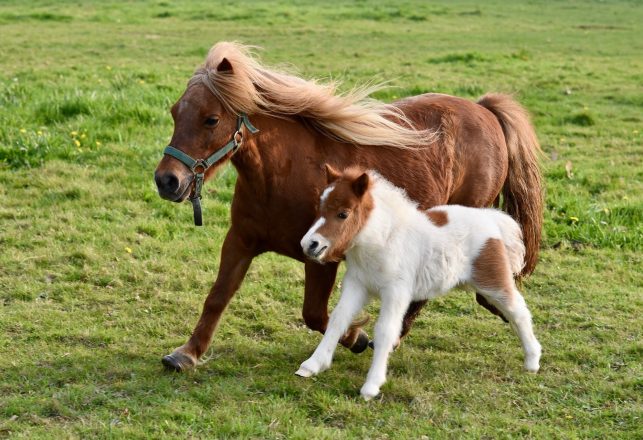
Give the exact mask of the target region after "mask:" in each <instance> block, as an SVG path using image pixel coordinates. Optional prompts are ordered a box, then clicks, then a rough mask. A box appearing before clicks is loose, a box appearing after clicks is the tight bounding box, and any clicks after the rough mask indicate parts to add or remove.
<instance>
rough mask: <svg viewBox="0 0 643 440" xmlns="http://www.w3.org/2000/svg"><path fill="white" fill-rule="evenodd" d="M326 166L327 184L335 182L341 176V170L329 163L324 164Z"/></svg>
mask: <svg viewBox="0 0 643 440" xmlns="http://www.w3.org/2000/svg"><path fill="white" fill-rule="evenodd" d="M324 168H325V169H326V184H331V183H333V182H334V181H336V180H337V179H339V177H340V176H341V174H340V173H339V171H337V170H336V169H335V168H333V167H332V166H330V165H329V164H326V165H325V166H324Z"/></svg>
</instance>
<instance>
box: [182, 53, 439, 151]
mask: <svg viewBox="0 0 643 440" xmlns="http://www.w3.org/2000/svg"><path fill="white" fill-rule="evenodd" d="M224 59H226V60H227V61H228V62H229V63H230V65H231V66H232V70H223V71H218V70H217V67H218V66H219V64H220V63H221V62H222V61H223V60H224ZM197 83H203V84H205V85H206V86H207V87H208V88H209V89H210V91H212V93H213V94H214V95H215V96H216V97H217V99H219V101H221V103H222V104H223V105H224V106H225V107H226V109H227V110H228V111H230V112H232V113H239V112H243V113H247V114H249V115H251V114H255V113H264V114H271V115H276V116H285V117H288V116H295V115H297V116H301V117H303V118H305V119H306V121H307V122H308V123H309V124H311V125H312V126H313V127H314V128H315V129H317V130H318V131H320V132H322V133H324V134H325V135H327V136H329V137H331V138H333V139H336V140H339V141H342V142H348V143H351V144H357V145H378V146H389V147H396V148H414V147H419V146H426V145H428V143H429V142H430V140H431V137H432V136H433V134H434V133H433V132H432V131H430V130H416V129H414V127H413V125H412V124H411V122H410V121H409V120H408V118H407V117H406V116H405V115H404V114H403V113H402V111H401V110H400V109H399V108H397V107H396V106H394V105H391V104H384V103H382V102H379V101H376V100H374V99H370V98H368V95H369V94H371V93H373V92H374V91H375V90H378V87H377V86H371V87H362V88H356V89H354V90H352V91H350V92H348V93H345V94H337V93H336V86H337V84H336V83H333V82H330V83H327V84H320V83H318V82H316V81H314V80H311V81H306V80H304V79H302V78H298V77H296V76H293V75H290V74H287V73H283V72H279V71H277V70H274V69H268V68H267V67H265V66H263V65H261V63H260V62H259V61H258V59H257V58H256V56H254V55H253V54H252V52H251V47H249V46H244V45H241V44H238V43H229V42H221V43H217V44H216V45H214V46H213V47H212V49H210V52H209V53H208V56H207V58H206V61H205V65H204V66H203V67H201V68H200V69H199V70H197V71H196V72H195V75H194V77H193V78H192V79H191V80H190V83H189V85H188V87H189V86H191V85H193V84H197Z"/></svg>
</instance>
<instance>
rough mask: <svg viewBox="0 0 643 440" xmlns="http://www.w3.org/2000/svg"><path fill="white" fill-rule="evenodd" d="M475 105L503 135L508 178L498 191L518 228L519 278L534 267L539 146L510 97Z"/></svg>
mask: <svg viewBox="0 0 643 440" xmlns="http://www.w3.org/2000/svg"><path fill="white" fill-rule="evenodd" d="M478 104H480V105H481V106H483V107H485V108H486V109H487V110H489V111H491V112H492V113H493V114H494V115H495V116H496V118H498V121H499V122H500V126H501V127H502V131H503V133H504V135H505V141H506V143H507V148H508V150H509V151H508V153H509V174H508V175H507V180H506V181H505V184H504V187H503V189H502V196H503V200H504V203H503V207H502V208H503V209H504V210H505V211H506V212H507V213H508V214H509V215H511V216H512V217H513V218H514V219H515V220H516V221H517V222H518V223H520V226H521V227H522V232H523V238H524V243H525V248H526V258H525V266H524V267H523V269H522V272H521V274H520V275H529V274H530V273H532V272H533V271H534V268H535V267H536V262H537V260H538V250H539V247H540V238H541V234H542V226H543V186H542V176H541V174H540V166H539V162H538V156H539V153H540V152H541V150H540V145H539V144H538V139H537V138H536V132H535V131H534V128H533V126H532V125H531V122H530V120H529V115H528V113H527V111H526V110H525V109H524V108H523V107H522V106H521V105H520V104H518V103H517V102H516V101H515V100H514V99H513V98H511V97H510V96H508V95H502V94H497V93H490V94H487V95H485V96H483V97H482V98H480V100H479V101H478Z"/></svg>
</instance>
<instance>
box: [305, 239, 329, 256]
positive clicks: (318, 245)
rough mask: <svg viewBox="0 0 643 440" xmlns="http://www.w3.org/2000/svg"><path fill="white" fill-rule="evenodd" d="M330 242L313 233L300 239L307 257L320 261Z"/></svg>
mask: <svg viewBox="0 0 643 440" xmlns="http://www.w3.org/2000/svg"><path fill="white" fill-rule="evenodd" d="M329 246H330V243H329V242H328V240H326V239H325V238H324V237H322V236H320V235H317V234H314V235H312V236H311V237H304V238H303V239H302V241H301V248H302V250H303V251H304V254H306V256H307V257H308V258H311V259H313V260H316V261H319V262H322V261H323V258H324V256H325V255H326V251H328V247H329Z"/></svg>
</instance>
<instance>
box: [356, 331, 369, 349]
mask: <svg viewBox="0 0 643 440" xmlns="http://www.w3.org/2000/svg"><path fill="white" fill-rule="evenodd" d="M370 344H371V342H370V341H369V339H368V335H367V334H366V333H364V332H360V334H359V335H358V336H357V339H356V340H355V343H354V344H353V346H352V347H351V351H352V352H353V353H361V352H363V351H364V350H366V349H367V348H368V347H369V345H370Z"/></svg>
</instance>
